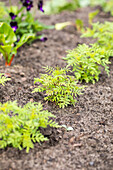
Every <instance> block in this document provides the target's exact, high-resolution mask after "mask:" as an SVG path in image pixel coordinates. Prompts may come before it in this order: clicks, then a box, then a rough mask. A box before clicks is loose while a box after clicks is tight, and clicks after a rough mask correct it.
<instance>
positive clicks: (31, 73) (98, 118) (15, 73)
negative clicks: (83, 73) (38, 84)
mask: <svg viewBox="0 0 113 170" xmlns="http://www.w3.org/2000/svg"><path fill="white" fill-rule="evenodd" d="M94 10H95V8H90V7H87V8H82V9H79V10H77V11H74V12H62V13H61V14H57V15H52V16H45V15H41V16H38V15H37V17H38V18H39V21H40V22H43V23H45V24H48V25H49V24H55V23H58V22H64V21H73V22H74V21H75V19H77V18H80V19H82V20H83V21H84V23H85V26H87V25H88V13H89V12H91V11H94ZM106 20H107V21H113V17H110V16H109V15H108V14H104V13H103V12H100V13H99V14H98V16H97V17H96V18H95V20H94V21H101V22H104V21H106ZM43 33H45V35H46V36H47V38H48V40H47V41H46V42H42V43H41V42H38V41H36V42H34V43H33V44H32V45H30V46H28V45H24V46H23V47H22V48H20V49H19V52H18V55H17V56H16V57H15V58H14V61H13V63H12V65H11V67H5V66H4V60H2V59H0V72H3V73H4V72H5V73H6V75H9V77H11V81H9V82H7V83H6V86H0V102H2V103H4V102H6V101H8V100H11V101H14V100H17V101H18V103H19V105H24V104H26V103H27V102H29V101H35V102H39V101H41V102H42V103H43V106H44V109H47V110H48V111H50V112H51V113H53V114H54V115H56V119H55V120H56V121H57V122H58V123H59V124H61V125H63V124H64V125H66V126H68V127H69V126H71V127H73V131H66V130H65V129H64V128H61V129H54V128H49V127H48V128H47V129H43V130H42V133H43V134H44V135H45V136H46V137H48V139H49V140H48V141H46V142H44V143H42V144H41V145H39V144H38V143H36V144H35V146H34V149H31V150H30V152H29V153H26V152H25V150H22V151H19V150H18V149H15V148H12V147H7V148H6V149H4V150H2V149H0V170H79V169H80V170H96V169H97V170H113V58H110V61H111V65H110V76H109V77H108V76H107V75H106V73H105V72H104V71H102V73H101V74H100V79H99V82H97V83H96V84H94V85H93V84H88V86H87V88H86V89H85V91H84V94H83V95H81V96H79V97H78V99H77V100H78V102H77V103H76V105H75V107H73V106H68V107H67V108H65V109H59V108H58V106H56V105H55V104H54V103H48V102H45V101H44V100H43V95H41V94H38V93H33V94H32V93H31V92H32V90H33V88H34V83H33V81H34V78H36V77H39V74H40V73H44V70H43V68H42V66H53V67H55V66H57V65H58V66H60V67H64V66H66V62H65V61H64V60H63V59H62V57H65V56H66V50H68V49H73V48H75V47H76V46H77V45H78V44H81V43H87V44H88V43H91V42H93V41H92V40H91V39H88V38H87V39H86V38H80V33H78V32H77V31H76V29H75V28H74V27H72V26H69V27H67V28H65V29H64V30H62V31H56V30H45V31H43Z"/></svg>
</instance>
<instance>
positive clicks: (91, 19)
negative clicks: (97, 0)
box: [88, 9, 99, 25]
mask: <svg viewBox="0 0 113 170" xmlns="http://www.w3.org/2000/svg"><path fill="white" fill-rule="evenodd" d="M98 13H99V10H98V9H97V10H96V11H94V12H90V13H89V14H88V18H89V25H92V23H93V19H94V18H95V16H97V15H98Z"/></svg>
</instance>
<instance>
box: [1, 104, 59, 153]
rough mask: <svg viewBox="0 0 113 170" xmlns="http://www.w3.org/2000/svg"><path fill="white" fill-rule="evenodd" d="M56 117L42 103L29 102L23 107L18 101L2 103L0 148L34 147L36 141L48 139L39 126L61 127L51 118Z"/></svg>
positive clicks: (27, 150)
mask: <svg viewBox="0 0 113 170" xmlns="http://www.w3.org/2000/svg"><path fill="white" fill-rule="evenodd" d="M52 117H55V116H54V115H53V114H52V113H50V112H48V111H47V110H43V107H42V104H41V103H31V102H29V103H27V104H26V105H24V106H23V107H21V106H18V104H17V102H16V101H13V102H11V101H9V102H6V103H4V104H2V103H0V148H5V147H7V146H13V147H14V148H19V149H20V150H22V149H23V148H26V152H29V149H30V148H34V143H35V142H39V143H40V142H43V141H47V140H48V139H47V138H46V137H44V135H43V134H42V133H41V132H40V130H39V128H40V127H42V128H46V127H47V126H48V125H49V126H50V127H55V128H58V127H60V126H59V125H58V124H57V123H56V122H54V121H53V120H51V119H50V118H52Z"/></svg>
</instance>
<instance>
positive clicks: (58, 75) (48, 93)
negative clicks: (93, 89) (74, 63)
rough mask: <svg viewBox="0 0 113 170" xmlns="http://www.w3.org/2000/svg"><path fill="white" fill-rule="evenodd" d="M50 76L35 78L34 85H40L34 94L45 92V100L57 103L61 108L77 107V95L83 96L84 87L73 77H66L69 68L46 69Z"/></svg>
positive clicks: (43, 75)
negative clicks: (70, 105) (71, 105)
mask: <svg viewBox="0 0 113 170" xmlns="http://www.w3.org/2000/svg"><path fill="white" fill-rule="evenodd" d="M45 71H46V72H48V74H41V76H40V78H35V79H34V80H35V81H34V83H39V85H38V87H36V88H35V89H34V91H33V93H34V92H45V97H44V100H48V101H51V102H55V103H56V104H57V105H58V106H59V107H60V108H64V107H65V106H67V105H69V104H73V105H75V102H76V101H77V100H76V97H77V95H80V94H82V93H81V90H83V89H84V86H82V87H80V86H78V85H77V81H76V80H75V78H74V77H73V76H69V75H66V73H67V72H68V71H69V69H68V68H62V69H60V68H58V67H56V68H55V69H54V68H52V67H46V68H45Z"/></svg>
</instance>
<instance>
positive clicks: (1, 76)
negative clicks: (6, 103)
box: [0, 73, 11, 86]
mask: <svg viewBox="0 0 113 170" xmlns="http://www.w3.org/2000/svg"><path fill="white" fill-rule="evenodd" d="M9 80H11V79H10V78H6V77H5V76H4V73H0V84H2V85H3V86H4V85H5V82H6V81H9Z"/></svg>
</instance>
